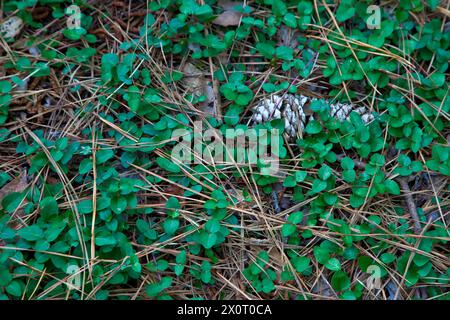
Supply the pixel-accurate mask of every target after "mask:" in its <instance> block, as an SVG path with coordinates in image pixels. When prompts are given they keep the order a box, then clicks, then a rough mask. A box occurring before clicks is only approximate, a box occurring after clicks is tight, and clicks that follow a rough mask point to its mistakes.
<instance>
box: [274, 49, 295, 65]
mask: <svg viewBox="0 0 450 320" xmlns="http://www.w3.org/2000/svg"><path fill="white" fill-rule="evenodd" d="M293 54H294V50H293V49H292V48H289V47H285V46H281V47H277V48H276V49H275V55H276V56H277V57H278V58H280V59H283V60H288V61H289V60H292V59H293V58H294V56H293Z"/></svg>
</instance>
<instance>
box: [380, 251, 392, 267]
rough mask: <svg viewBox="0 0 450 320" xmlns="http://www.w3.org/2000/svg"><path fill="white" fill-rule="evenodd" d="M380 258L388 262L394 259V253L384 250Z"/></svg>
mask: <svg viewBox="0 0 450 320" xmlns="http://www.w3.org/2000/svg"><path fill="white" fill-rule="evenodd" d="M380 260H381V261H383V262H384V263H386V264H389V263H391V262H394V261H395V255H393V254H392V253H388V252H386V253H383V254H382V255H381V256H380Z"/></svg>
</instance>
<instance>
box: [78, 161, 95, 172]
mask: <svg viewBox="0 0 450 320" xmlns="http://www.w3.org/2000/svg"><path fill="white" fill-rule="evenodd" d="M91 170H92V159H90V158H86V159H83V160H82V161H81V162H80V166H79V168H78V172H79V173H80V174H86V173H88V172H90V171H91Z"/></svg>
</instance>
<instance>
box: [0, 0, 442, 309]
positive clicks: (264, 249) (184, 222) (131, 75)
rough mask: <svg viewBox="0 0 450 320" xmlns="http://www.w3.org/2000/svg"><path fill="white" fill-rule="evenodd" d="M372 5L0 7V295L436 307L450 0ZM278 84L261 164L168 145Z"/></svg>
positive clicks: (242, 109) (55, 1)
mask: <svg viewBox="0 0 450 320" xmlns="http://www.w3.org/2000/svg"><path fill="white" fill-rule="evenodd" d="M71 5H76V6H77V7H78V8H79V9H80V15H79V16H78V15H77V13H76V11H73V10H72V9H68V8H69V7H70V6H71ZM371 5H376V3H372V1H368V0H363V1H356V0H341V1H332V0H323V1H322V0H321V1H318V0H316V1H313V0H301V1H294V0H290V1H288V0H251V1H244V2H231V1H223V0H220V1H216V0H199V1H195V0H157V1H144V0H136V1H134V0H133V1H127V0H125V1H111V2H109V1H84V0H76V1H73V2H72V1H64V0H26V1H12V0H5V1H2V2H1V4H0V23H3V22H4V21H6V20H7V19H8V18H10V17H19V18H20V19H21V21H22V25H21V27H20V32H19V33H17V34H16V35H14V37H5V36H4V35H5V33H3V34H2V35H1V36H0V52H1V56H0V157H1V163H0V201H1V202H0V299H36V300H38V299H88V300H89V299H123V300H128V299H248V298H251V299H289V300H312V299H346V300H365V299H377V300H378V299H379V300H384V299H391V300H397V299H433V300H434V299H437V300H439V299H442V300H446V299H449V297H450V296H449V294H448V291H449V290H448V289H449V285H450V283H449V279H450V259H449V246H448V241H449V240H450V237H449V236H450V234H449V228H448V226H449V223H450V220H449V212H450V195H449V191H450V184H449V180H448V177H449V176H450V146H449V141H450V122H449V117H450V114H449V112H450V98H449V85H448V84H449V82H448V79H449V74H448V68H449V65H448V61H449V59H450V50H449V46H450V32H449V29H450V25H449V21H448V20H449V13H450V11H449V10H450V9H449V7H448V3H447V2H446V1H438V0H413V1H406V0H400V1H387V2H385V3H383V5H380V6H379V10H380V21H379V22H380V25H379V28H373V26H372V25H371V24H370V23H368V21H369V20H370V19H373V17H372V14H373V13H371V12H372V11H370V10H368V8H369V6H371ZM78 18H79V19H78ZM74 19H75V20H76V21H78V22H79V25H77V27H76V28H72V27H71V23H72V22H73V21H75V20H74ZM77 19H78V20H77ZM187 64H191V65H192V67H191V70H192V69H193V68H195V72H188V71H186V70H187V69H186V67H185V66H186V65H187ZM274 93H276V94H279V95H283V94H285V93H290V94H302V95H305V96H310V97H316V98H318V99H317V100H314V101H313V102H312V103H311V104H310V105H309V108H310V111H311V113H312V114H314V116H315V117H314V120H311V121H309V122H308V124H307V126H306V127H305V129H304V132H303V134H302V136H301V137H299V138H298V139H296V140H295V141H292V140H289V139H287V138H286V137H284V138H281V139H280V159H279V172H278V173H277V174H274V175H266V174H264V166H265V164H264V163H263V162H261V161H256V162H255V163H254V164H253V165H251V166H250V165H239V164H236V163H233V162H223V163H211V162H206V161H202V162H200V163H180V162H177V161H174V160H173V159H172V158H171V157H170V155H171V152H172V150H173V148H174V147H175V146H176V145H177V143H178V141H177V140H176V139H174V138H173V137H174V133H176V132H177V130H187V131H188V132H190V133H192V139H193V138H195V130H194V121H202V123H203V125H204V127H205V128H216V129H218V130H219V131H220V132H225V131H226V130H227V129H242V130H243V131H245V130H247V129H250V128H254V127H255V126H254V125H253V124H252V123H251V121H250V118H251V115H252V106H254V105H255V103H257V102H258V101H259V100H261V99H264V98H265V97H268V96H270V95H271V94H274ZM332 101H340V102H348V103H352V104H354V105H357V106H359V105H364V106H365V107H367V108H369V109H370V110H371V112H372V114H373V115H374V120H373V121H371V122H370V123H369V124H367V125H366V124H365V123H364V122H363V121H362V119H361V116H360V115H359V114H358V113H356V112H352V113H351V115H350V117H349V119H348V120H346V121H343V122H341V121H338V120H336V119H335V118H333V117H331V116H330V114H329V110H330V103H331V102H332ZM256 128H257V129H258V130H259V129H264V128H266V129H270V128H277V129H279V130H283V128H284V121H283V120H273V121H270V122H267V123H263V124H259V125H257V126H256ZM269 138H270V137H269V136H267V139H268V140H267V141H270V140H269ZM266 143H269V142H266ZM195 148H196V150H198V151H203V150H205V149H206V148H208V143H206V142H202V143H200V144H196V145H195ZM241 151H244V152H245V150H240V149H239V147H236V149H235V150H232V152H233V153H237V152H241ZM251 156H252V155H251V154H246V157H247V159H248V158H250V157H251Z"/></svg>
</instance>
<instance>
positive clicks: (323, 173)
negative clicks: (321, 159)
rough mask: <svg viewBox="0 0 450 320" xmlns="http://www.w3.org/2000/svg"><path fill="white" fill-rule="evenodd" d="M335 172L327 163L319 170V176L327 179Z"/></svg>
mask: <svg viewBox="0 0 450 320" xmlns="http://www.w3.org/2000/svg"><path fill="white" fill-rule="evenodd" d="M332 173H333V170H331V168H330V167H329V166H327V165H323V166H322V167H321V168H320V169H319V172H318V175H319V178H320V179H322V180H327V179H328V178H329V177H331V174H332Z"/></svg>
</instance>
